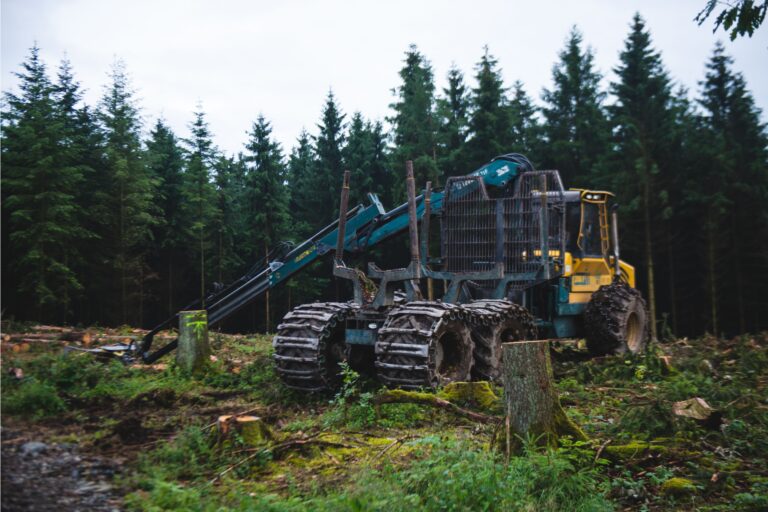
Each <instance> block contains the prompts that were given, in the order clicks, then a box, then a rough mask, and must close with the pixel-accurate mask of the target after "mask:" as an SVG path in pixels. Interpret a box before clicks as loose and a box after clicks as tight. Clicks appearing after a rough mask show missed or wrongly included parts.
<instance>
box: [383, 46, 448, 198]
mask: <svg viewBox="0 0 768 512" xmlns="http://www.w3.org/2000/svg"><path fill="white" fill-rule="evenodd" d="M400 80H401V85H400V86H399V87H397V88H396V89H394V90H393V91H392V93H393V94H394V95H395V97H396V98H397V99H396V101H395V102H394V103H392V104H390V106H389V107H390V108H391V109H392V110H394V115H393V116H392V117H391V118H389V119H388V120H389V122H390V123H391V124H392V131H393V139H394V143H395V148H394V150H393V151H392V155H391V156H392V166H391V167H392V169H393V170H394V177H395V189H396V191H395V194H396V197H397V198H400V199H402V198H404V197H405V186H404V183H405V179H404V178H405V162H406V160H413V170H414V174H415V177H416V183H418V186H423V184H424V183H425V182H426V181H428V180H431V181H432V182H433V183H437V177H438V169H437V162H436V159H437V119H436V116H435V112H434V109H435V84H434V78H433V74H432V66H431V64H430V63H429V61H428V60H427V58H426V57H424V55H422V54H421V53H420V52H419V50H418V48H417V47H416V45H411V46H410V47H409V48H408V51H406V52H405V65H404V66H403V68H402V69H401V70H400Z"/></svg>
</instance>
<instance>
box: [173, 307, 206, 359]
mask: <svg viewBox="0 0 768 512" xmlns="http://www.w3.org/2000/svg"><path fill="white" fill-rule="evenodd" d="M210 355H211V347H210V345H209V344H208V312H207V311H204V310H202V311H182V312H180V313H179V346H178V349H177V350H176V364H178V366H179V368H181V369H182V370H183V371H185V372H187V373H190V374H195V373H200V372H203V371H205V368H206V367H207V366H208V363H209V361H210V359H209V356H210Z"/></svg>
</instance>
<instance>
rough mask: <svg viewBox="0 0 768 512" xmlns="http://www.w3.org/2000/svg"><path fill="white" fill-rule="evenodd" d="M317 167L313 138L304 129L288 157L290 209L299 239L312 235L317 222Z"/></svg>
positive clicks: (294, 233) (294, 228) (295, 234)
mask: <svg viewBox="0 0 768 512" xmlns="http://www.w3.org/2000/svg"><path fill="white" fill-rule="evenodd" d="M315 169H316V159H315V149H314V147H312V139H311V137H310V135H309V133H307V131H306V130H302V131H301V133H300V134H299V138H298V139H297V140H296V146H294V148H293V150H292V151H291V155H290V157H289V159H288V170H287V177H286V178H287V182H288V190H289V191H290V201H289V211H290V213H291V218H292V225H293V226H292V228H293V229H292V231H293V235H294V238H296V239H298V240H304V239H305V238H306V237H308V236H310V235H311V234H312V228H313V226H315V222H316V221H315V220H314V219H313V217H314V216H315V215H316V213H315V212H314V211H313V210H312V204H313V198H312V196H313V195H314V193H315V191H314V190H313V189H312V187H313V182H314V179H315Z"/></svg>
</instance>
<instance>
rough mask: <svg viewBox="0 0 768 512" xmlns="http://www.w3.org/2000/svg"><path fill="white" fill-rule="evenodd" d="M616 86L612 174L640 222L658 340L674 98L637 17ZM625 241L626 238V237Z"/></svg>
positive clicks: (633, 216) (631, 219)
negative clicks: (659, 238)
mask: <svg viewBox="0 0 768 512" xmlns="http://www.w3.org/2000/svg"><path fill="white" fill-rule="evenodd" d="M620 60H621V62H620V64H619V66H618V67H617V68H616V69H615V72H616V74H617V76H618V78H619V81H618V82H613V83H612V84H611V91H612V92H613V94H614V95H615V96H616V102H615V104H614V105H612V106H611V108H610V113H611V117H612V121H613V124H614V126H615V129H614V133H615V141H614V143H615V145H616V153H615V162H614V164H615V166H616V167H615V172H613V173H611V175H612V181H613V183H614V188H615V189H616V190H617V191H618V192H619V194H620V201H621V202H622V203H623V204H627V205H628V208H627V212H628V213H629V219H628V223H629V225H632V223H633V222H636V223H638V224H639V225H640V226H641V228H640V230H641V232H642V236H641V239H642V241H643V247H642V251H641V252H642V254H643V258H644V260H645V261H644V263H645V272H646V276H645V277H646V284H647V294H646V295H647V299H648V307H649V312H650V318H649V324H650V330H651V335H652V337H653V338H654V339H656V337H657V329H656V320H657V313H656V290H655V282H654V279H655V277H654V252H655V248H654V240H655V239H656V236H655V235H656V231H657V229H658V228H659V227H660V226H659V224H658V223H657V221H658V220H659V217H658V214H659V212H661V211H662V210H663V208H664V204H663V202H664V198H665V197H666V195H667V192H666V190H665V186H664V185H665V184H664V180H665V179H666V178H667V176H668V173H669V172H670V169H668V168H666V165H665V161H666V158H667V157H668V156H669V155H670V154H671V153H672V148H670V146H669V144H668V142H669V141H668V140H666V139H665V134H667V133H669V132H670V131H671V129H672V125H673V111H672V108H671V102H672V95H671V91H670V80H669V77H668V76H667V72H666V71H665V69H664V67H663V65H662V62H661V56H660V55H659V53H658V52H657V51H656V50H654V49H653V48H652V46H651V37H650V34H649V33H648V31H647V30H646V28H645V22H644V21H643V19H642V18H641V17H640V15H639V14H636V15H635V17H634V19H633V21H632V27H631V31H630V34H629V36H628V38H627V40H626V42H625V45H624V50H623V51H622V52H621V54H620ZM624 239H626V237H625V238H624Z"/></svg>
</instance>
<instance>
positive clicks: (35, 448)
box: [21, 441, 48, 457]
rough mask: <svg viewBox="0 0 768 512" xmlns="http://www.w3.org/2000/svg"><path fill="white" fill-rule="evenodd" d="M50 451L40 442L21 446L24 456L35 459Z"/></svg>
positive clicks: (30, 442) (31, 442)
mask: <svg viewBox="0 0 768 512" xmlns="http://www.w3.org/2000/svg"><path fill="white" fill-rule="evenodd" d="M47 449H48V445H47V444H45V443H41V442H40V441H29V442H28V443H24V444H23V445H21V454H22V455H24V456H27V457H28V456H30V455H31V456H32V457H35V456H37V455H39V454H41V453H43V452H44V451H45V450H47Z"/></svg>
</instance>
